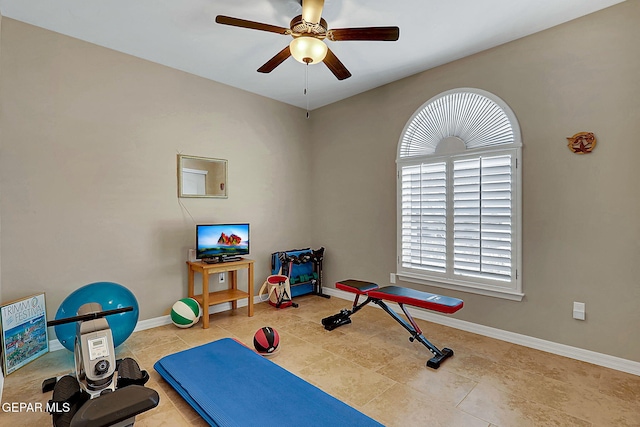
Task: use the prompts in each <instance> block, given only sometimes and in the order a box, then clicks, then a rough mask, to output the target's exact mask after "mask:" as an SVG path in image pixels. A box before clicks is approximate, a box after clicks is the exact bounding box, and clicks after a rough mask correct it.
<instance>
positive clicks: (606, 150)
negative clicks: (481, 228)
mask: <svg viewBox="0 0 640 427" xmlns="http://www.w3.org/2000/svg"><path fill="white" fill-rule="evenodd" d="M639 21H640V3H639V2H635V1H633V2H625V3H622V4H621V5H618V6H615V7H613V8H610V9H607V10H604V11H602V12H599V13H596V14H594V15H591V16H588V17H585V18H583V19H580V20H577V21H574V22H571V23H568V24H565V25H562V26H559V27H556V28H553V29H551V30H548V31H545V32H543V33H539V34H536V35H533V36H530V37H527V38H525V39H522V40H518V41H516V42H513V43H510V44H507V45H504V46H501V47H498V48H496V49H493V50H490V51H487V52H484V53H481V54H478V55H474V56H472V57H468V58H465V59H462V60H460V61H456V62H454V63H451V64H448V65H445V66H443V67H439V68H437V69H434V70H430V71H427V72H424V73H421V74H418V75H416V76H413V77H410V78H407V79H404V80H401V81H399V82H395V83H392V84H389V85H386V86H384V87H381V88H378V89H376V90H373V91H370V92H367V93H364V94H362V95H359V96H355V97H353V98H350V99H348V100H345V101H342V102H339V103H336V104H333V105H330V106H327V107H325V108H322V109H319V110H316V111H314V112H313V114H312V116H311V119H310V120H309V121H307V120H305V119H304V112H302V111H301V110H299V109H296V108H293V107H290V106H286V105H283V104H280V103H277V102H275V101H271V100H268V99H265V98H262V97H258V96H255V95H251V94H248V93H246V92H242V91H239V90H236V89H232V88H229V87H227V86H224V85H220V84H217V83H214V82H210V81H206V80H203V79H200V78H198V77H194V76H192V75H188V74H185V73H182V72H179V71H176V70H171V69H168V68H166V67H162V66H159V65H157V64H153V63H149V62H146V61H143V60H140V59H136V58H133V57H130V56H127V55H123V54H120V53H117V52H113V51H110V50H107V49H103V48H100V47H97V46H94V45H91V44H88V43H84V42H80V41H77V40H73V39H70V38H67V37H64V36H60V35H57V34H54V33H51V32H48V31H45V30H41V29H38V28H35V27H31V26H29V25H26V24H22V23H19V22H16V21H12V20H9V19H5V20H3V22H2V29H1V31H2V32H1V36H2V39H1V47H2V61H1V62H0V93H1V97H0V107H1V108H2V110H1V111H0V113H1V114H0V129H2V131H3V133H2V141H1V142H0V144H1V145H0V148H1V149H2V156H0V187H1V188H2V199H0V220H1V226H2V240H1V250H0V257H1V259H2V269H1V271H0V273H1V274H0V277H1V279H2V282H1V283H2V285H3V286H2V289H1V291H2V293H1V299H2V300H8V299H11V298H14V297H17V296H22V295H25V294H28V293H32V292H38V291H42V290H44V291H46V292H47V301H48V310H49V317H50V318H51V317H52V316H53V312H55V310H56V308H57V307H58V305H59V303H60V302H61V301H62V299H63V298H64V297H65V296H66V295H67V294H68V293H70V292H71V291H73V290H74V289H76V288H78V287H80V286H82V285H84V284H86V283H90V282H93V281H100V280H112V281H116V282H119V283H122V284H124V285H126V286H128V287H129V288H131V289H132V290H133V291H134V292H135V294H136V295H137V296H138V300H139V301H140V302H141V319H148V318H152V317H156V316H159V315H162V314H163V313H165V312H166V310H167V309H168V307H169V306H170V305H171V304H172V303H173V301H175V300H176V299H177V298H179V297H182V296H184V295H185V294H186V271H185V266H184V261H185V259H186V251H187V249H188V248H190V247H192V246H193V240H194V236H193V234H194V233H193V228H194V227H193V221H192V220H191V216H190V215H192V216H193V218H194V219H195V220H196V221H197V222H218V221H248V222H251V224H252V231H251V239H252V257H253V258H255V259H256V262H257V271H256V282H261V281H262V277H264V276H265V275H266V274H268V269H269V266H268V262H269V254H270V253H271V252H273V251H275V250H283V249H288V248H292V247H299V246H302V245H308V244H309V243H312V244H313V246H314V247H316V246H320V245H324V246H326V247H327V256H326V262H325V279H326V283H327V284H332V283H333V282H335V281H336V280H339V279H344V278H348V277H353V278H363V279H367V280H373V281H376V282H378V283H380V284H381V285H384V284H388V283H389V273H390V272H393V271H395V259H396V253H395V248H396V180H395V170H396V169H395V157H396V148H397V143H398V139H399V137H400V133H401V131H402V129H403V127H404V125H405V123H406V122H407V120H408V119H409V118H410V117H411V115H412V114H413V112H414V111H415V110H416V109H417V108H418V107H419V106H420V105H422V103H424V102H425V101H426V100H428V99H429V98H431V97H432V96H434V95H436V94H438V93H440V92H442V91H444V90H448V89H451V88H455V87H465V86H466V87H477V88H481V89H484V90H488V91H490V92H493V93H495V94H496V95H498V96H499V97H501V98H502V99H504V100H505V101H506V102H507V103H508V104H509V105H510V106H511V108H512V109H513V110H514V111H515V113H516V115H517V117H518V119H519V121H520V126H521V128H522V133H523V141H524V150H523V151H524V168H523V175H524V176H523V181H524V188H523V204H524V206H523V208H524V211H523V223H524V226H523V238H524V253H523V257H524V265H523V270H524V271H523V273H524V279H523V286H524V291H525V293H526V297H525V299H524V301H522V302H513V301H506V300H501V299H496V298H490V297H483V296H478V295H471V294H463V293H456V292H452V291H443V290H441V289H438V288H429V290H431V291H435V292H442V293H447V294H450V295H455V296H458V297H461V298H463V299H464V300H465V308H464V309H463V310H462V311H461V312H459V313H458V314H457V315H456V317H459V318H461V319H465V320H468V321H471V322H475V323H479V324H482V325H488V326H492V327H496V328H500V329H504V330H508V331H514V332H517V333H521V334H525V335H530V336H533V337H539V338H543V339H546V340H551V341H555V342H559V343H564V344H568V345H571V346H576V347H580V348H585V349H589V350H593V351H598V352H602V353H606V354H611V355H614V356H619V357H623V358H626V359H630V360H635V361H640V344H639V342H638V339H637V332H636V330H637V325H638V324H640V310H638V309H637V304H638V301H639V300H640V286H638V283H639V282H638V277H640V267H639V265H640V263H639V262H638V259H639V255H640V243H639V242H640V229H639V222H638V218H639V217H640V216H639V214H640V201H639V198H638V195H637V194H638V191H637V189H636V188H635V187H636V182H638V181H639V179H640V172H638V168H636V167H635V162H637V160H636V159H638V158H640V156H639V155H640V152H639V151H640V147H639V146H638V143H637V138H638V135H639V134H640V132H639V131H640V128H639V125H637V123H638V118H639V117H640V101H639V99H640V96H639V95H640V94H639V93H638V80H637V76H638V75H639V74H640V58H639V56H638V53H637V46H636V43H635V41H636V40H638V39H639V36H640V34H639V32H640V28H638V26H637V25H636V24H637V22H639ZM309 126H310V127H311V143H310V144H309V145H308V143H307V142H304V139H301V138H298V135H301V134H306V135H308V133H309V129H308V127H309ZM580 131H592V132H595V134H596V136H597V138H598V141H599V142H598V146H597V148H596V150H595V151H594V153H593V154H591V155H589V156H577V155H574V154H571V153H570V152H569V150H568V149H567V147H566V140H565V137H567V136H571V135H573V134H574V133H576V132H580ZM178 152H182V153H184V154H190V155H197V156H207V157H219V158H227V159H229V192H230V196H229V199H223V200H200V199H184V200H182V202H183V204H184V207H183V206H181V205H180V204H179V203H178V200H177V198H176V172H175V171H176V169H175V168H176V166H175V165H176V164H175V156H176V153H178ZM265 159H271V160H265ZM291 165H294V166H291ZM185 208H186V209H185ZM187 210H188V212H187ZM241 279H242V278H241ZM400 284H403V285H407V286H409V284H407V283H402V282H401V283H400ZM573 301H582V302H585V303H586V304H587V320H586V321H584V322H580V321H576V320H573V319H572V318H571V307H572V302H573ZM445 344H446V343H445Z"/></svg>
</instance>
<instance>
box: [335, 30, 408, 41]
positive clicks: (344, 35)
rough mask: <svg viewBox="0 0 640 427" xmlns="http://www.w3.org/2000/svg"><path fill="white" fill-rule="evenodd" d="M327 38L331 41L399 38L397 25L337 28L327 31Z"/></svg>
mask: <svg viewBox="0 0 640 427" xmlns="http://www.w3.org/2000/svg"><path fill="white" fill-rule="evenodd" d="M327 38H328V39H329V40H331V41H334V42H335V41H343V40H372V41H390V42H394V41H396V40H398V39H399V38H400V28H398V27H362V28H338V29H334V30H329V31H327Z"/></svg>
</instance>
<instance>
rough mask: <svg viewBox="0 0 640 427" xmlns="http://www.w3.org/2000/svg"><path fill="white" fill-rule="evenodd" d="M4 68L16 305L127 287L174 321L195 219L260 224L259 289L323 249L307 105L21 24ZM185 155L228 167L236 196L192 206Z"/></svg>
mask: <svg viewBox="0 0 640 427" xmlns="http://www.w3.org/2000/svg"><path fill="white" fill-rule="evenodd" d="M1 72H2V79H1V80H0V90H1V91H2V98H1V99H0V105H1V108H2V110H1V113H2V114H1V118H0V126H1V127H2V129H3V131H4V132H3V135H2V156H1V157H0V185H2V190H3V197H2V201H1V204H0V219H1V221H2V230H3V235H2V241H1V251H0V254H1V256H2V260H3V265H2V271H1V275H2V283H3V284H4V286H3V289H2V295H1V297H2V300H3V301H7V300H10V299H13V298H15V297H19V296H23V295H28V294H30V293H35V292H41V291H45V292H46V297H47V311H48V317H49V318H53V316H54V314H55V311H56V310H57V308H58V306H59V304H60V303H61V302H62V300H63V299H64V298H65V297H66V296H67V295H68V294H69V293H71V292H72V291H73V290H75V289H77V288H79V287H81V286H83V285H85V284H87V283H92V282H96V281H114V282H118V283H121V284H123V285H125V286H127V287H128V288H129V289H131V290H132V291H133V292H134V293H135V295H136V296H137V298H138V301H139V302H140V318H141V319H149V318H153V317H157V316H161V315H163V314H166V313H167V310H168V309H169V308H170V307H171V305H172V304H173V302H175V301H176V300H177V299H179V298H181V297H184V296H186V293H187V284H186V280H187V278H186V266H185V261H186V259H187V250H188V248H193V247H194V245H195V226H194V222H193V220H195V221H196V222H206V223H214V222H226V221H229V222H249V223H251V245H252V246H251V257H252V258H254V259H255V260H256V271H255V277H256V279H255V280H256V283H257V284H260V283H262V281H263V280H264V277H266V275H267V274H269V272H270V254H271V253H272V252H274V251H278V250H286V249H289V248H294V247H301V246H305V245H309V240H310V228H309V224H308V218H309V215H310V213H311V207H310V202H311V200H312V199H311V197H310V193H309V192H308V191H307V189H306V186H307V182H308V180H309V178H310V173H309V172H308V168H306V167H304V165H305V164H306V163H307V161H308V158H309V153H310V146H309V144H308V142H305V139H304V138H299V135H302V134H304V133H305V132H304V130H306V121H305V120H304V111H303V110H300V109H297V108H294V107H291V106H288V105H285V104H282V103H279V102H276V101H272V100H269V99H267V98H264V97H260V96H256V95H253V94H249V93H247V92H244V91H240V90H237V89H234V88H231V87H228V86H224V85H221V84H218V83H215V82H212V81H208V80H205V79H201V78H198V77H195V76H193V75H190V74H187V73H183V72H180V71H176V70H173V69H170V68H167V67H163V66H159V65H157V64H154V63H151V62H147V61H144V60H141V59H137V58H134V57H131V56H128V55H124V54H121V53H118V52H115V51H111V50H108V49H104V48H100V47H98V46H95V45H92V44H89V43H85V42H82V41H78V40H75V39H72V38H69V37H65V36H61V35H59V34H56V33H53V32H50V31H46V30H43V29H39V28H36V27H33V26H29V25H26V24H23V23H20V22H17V21H14V20H11V19H5V20H4V21H3V25H2V63H1ZM177 153H183V154H189V155H195V156H204V157H215V158H224V159H228V160H229V183H228V188H229V198H228V199H181V200H180V201H181V204H180V203H179V200H178V199H177V197H176V194H177V174H176V154H177ZM191 217H193V220H192V218H191ZM240 280H241V281H245V280H246V271H245V272H242V273H241V275H240ZM243 283H244V282H243Z"/></svg>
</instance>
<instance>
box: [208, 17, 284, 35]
mask: <svg viewBox="0 0 640 427" xmlns="http://www.w3.org/2000/svg"><path fill="white" fill-rule="evenodd" d="M216 22H217V23H218V24H223V25H231V26H232V27H242V28H249V29H252V30H260V31H269V32H271V33H278V34H290V33H291V30H290V29H289V28H284V27H277V26H275V25H269V24H263V23H261V22H254V21H247V20H246V19H240V18H232V17H230V16H224V15H218V16H216Z"/></svg>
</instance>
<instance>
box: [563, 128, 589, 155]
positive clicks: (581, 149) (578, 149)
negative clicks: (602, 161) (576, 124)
mask: <svg viewBox="0 0 640 427" xmlns="http://www.w3.org/2000/svg"><path fill="white" fill-rule="evenodd" d="M567 140H568V141H569V143H568V144H567V146H568V147H569V150H571V151H573V152H574V153H575V154H589V153H590V152H591V151H593V149H594V148H595V147H596V137H595V135H594V134H593V133H592V132H578V133H576V134H575V135H573V136H572V137H570V138H567Z"/></svg>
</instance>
